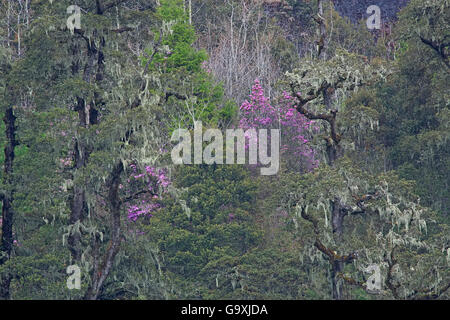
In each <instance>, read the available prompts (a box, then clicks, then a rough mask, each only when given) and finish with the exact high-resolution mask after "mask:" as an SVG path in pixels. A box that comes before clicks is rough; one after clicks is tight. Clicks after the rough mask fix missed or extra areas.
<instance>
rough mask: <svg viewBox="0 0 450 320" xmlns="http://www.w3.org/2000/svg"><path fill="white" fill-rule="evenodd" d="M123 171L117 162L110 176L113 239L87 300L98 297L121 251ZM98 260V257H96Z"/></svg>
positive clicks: (94, 278)
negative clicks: (121, 189) (121, 185)
mask: <svg viewBox="0 0 450 320" xmlns="http://www.w3.org/2000/svg"><path fill="white" fill-rule="evenodd" d="M122 172H123V164H122V162H120V163H118V164H116V165H115V166H114V168H113V170H112V172H111V175H110V178H109V181H108V182H109V183H108V185H109V190H108V202H109V207H110V214H111V216H112V225H111V229H112V235H111V240H110V242H109V245H108V249H107V250H106V254H105V257H104V260H103V263H102V264H101V265H100V266H99V267H98V268H96V269H95V270H94V271H93V272H94V274H93V276H92V283H91V285H90V287H89V289H88V290H87V292H86V295H85V297H84V298H85V299H86V300H95V299H97V297H98V295H99V293H100V291H101V289H102V287H103V284H104V282H105V280H106V278H107V277H108V275H109V273H110V272H111V269H112V266H113V263H114V258H115V256H116V254H117V253H118V252H119V246H120V234H121V232H120V208H121V201H120V198H119V185H120V176H121V174H122ZM94 258H95V260H97V257H94Z"/></svg>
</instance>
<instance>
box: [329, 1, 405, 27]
mask: <svg viewBox="0 0 450 320" xmlns="http://www.w3.org/2000/svg"><path fill="white" fill-rule="evenodd" d="M409 1H410V0H333V2H334V6H335V8H336V10H337V11H338V12H339V14H340V15H341V16H344V17H348V18H349V19H350V21H352V22H353V23H357V22H358V21H360V20H361V19H367V18H368V17H369V16H370V15H369V14H367V13H366V10H367V8H368V7H370V6H371V5H377V6H378V7H380V10H381V21H382V23H386V22H392V21H394V20H396V17H397V14H398V12H399V11H400V10H401V8H403V7H404V6H406V5H407V4H408V2H409Z"/></svg>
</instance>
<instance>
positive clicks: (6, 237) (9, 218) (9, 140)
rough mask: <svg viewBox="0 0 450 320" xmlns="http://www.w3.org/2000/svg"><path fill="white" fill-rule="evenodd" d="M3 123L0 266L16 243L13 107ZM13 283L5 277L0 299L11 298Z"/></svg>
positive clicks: (6, 112) (8, 256)
mask: <svg viewBox="0 0 450 320" xmlns="http://www.w3.org/2000/svg"><path fill="white" fill-rule="evenodd" d="M3 122H4V123H5V134H6V145H5V150H4V151H5V167H4V177H3V183H4V186H5V187H6V189H7V190H6V192H5V194H4V195H3V199H2V239H1V240H2V242H1V245H0V253H1V258H0V265H2V264H4V263H6V262H7V261H8V260H9V258H10V256H11V251H12V246H13V243H14V239H13V230H12V227H13V217H14V210H13V208H12V203H13V198H14V188H13V181H12V173H13V161H14V147H15V146H16V145H17V141H16V125H15V122H16V117H15V116H14V111H13V108H12V107H9V108H8V109H6V111H5V116H4V117H3ZM10 282H11V277H10V276H9V275H7V276H5V278H3V279H2V280H1V283H0V298H3V299H8V298H9V296H10V293H9V285H10Z"/></svg>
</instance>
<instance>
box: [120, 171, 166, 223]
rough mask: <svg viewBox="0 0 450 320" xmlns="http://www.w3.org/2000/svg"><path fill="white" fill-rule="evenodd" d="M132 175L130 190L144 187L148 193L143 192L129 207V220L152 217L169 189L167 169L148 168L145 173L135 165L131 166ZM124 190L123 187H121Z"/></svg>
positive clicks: (129, 182) (129, 181)
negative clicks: (162, 196) (160, 199)
mask: <svg viewBox="0 0 450 320" xmlns="http://www.w3.org/2000/svg"><path fill="white" fill-rule="evenodd" d="M130 168H131V171H132V174H131V177H130V178H129V179H128V180H127V182H128V184H129V185H128V187H129V188H130V189H136V188H139V187H142V186H143V187H144V188H145V189H146V190H145V191H148V192H143V193H142V194H141V196H140V197H138V199H135V201H134V202H133V203H132V204H129V205H128V207H127V213H128V219H129V220H131V221H136V220H137V219H138V218H139V217H143V216H147V217H152V212H155V211H157V210H158V209H160V208H161V205H160V204H159V203H158V202H156V201H157V200H158V199H159V195H161V194H163V193H165V192H167V188H168V186H169V185H170V183H171V181H170V179H169V177H168V176H167V171H166V170H165V169H157V168H155V167H151V166H146V167H145V170H144V171H143V172H139V171H138V168H137V166H136V165H135V164H131V165H130ZM120 188H121V189H122V188H123V186H122V185H121V186H120Z"/></svg>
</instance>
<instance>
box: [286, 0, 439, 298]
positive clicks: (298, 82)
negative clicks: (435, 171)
mask: <svg viewBox="0 0 450 320" xmlns="http://www.w3.org/2000/svg"><path fill="white" fill-rule="evenodd" d="M322 11H323V9H322V2H321V1H319V14H318V18H317V21H318V24H319V28H318V29H319V32H318V35H319V37H320V40H319V41H318V44H319V45H318V58H317V59H315V60H313V61H304V62H303V63H302V66H301V67H300V68H299V69H297V70H295V71H294V72H293V73H287V78H288V83H289V85H290V87H291V92H292V95H293V96H295V97H296V99H297V101H296V109H297V111H298V112H299V113H301V114H302V115H304V116H305V117H306V118H308V119H310V120H322V121H323V122H325V123H326V125H325V130H326V131H327V133H326V135H325V136H324V140H325V144H326V154H327V160H328V166H325V167H322V169H320V170H316V171H315V172H314V173H311V174H309V176H310V178H306V179H311V180H309V184H307V185H305V184H303V183H302V182H300V185H298V186H297V187H294V188H293V189H292V190H289V191H286V192H287V193H288V194H289V195H290V196H288V198H289V199H290V200H289V201H288V202H287V203H288V204H289V205H291V206H293V207H295V208H296V209H295V210H296V213H297V215H298V216H299V217H301V218H302V219H303V220H305V221H307V222H309V223H310V224H311V226H312V234H313V235H314V236H313V240H311V245H313V246H314V247H315V248H316V249H317V250H318V251H320V252H321V253H322V255H323V257H324V258H325V259H326V260H327V261H328V263H329V265H330V269H331V282H332V297H333V298H334V299H342V298H343V294H344V293H343V288H342V281H345V282H348V283H350V284H356V285H357V284H358V281H357V280H355V279H353V278H351V277H348V276H347V275H345V270H348V268H347V269H346V265H350V264H354V263H355V261H357V260H359V261H362V260H363V255H362V254H361V251H365V252H371V253H372V254H374V256H372V257H370V255H368V254H366V255H365V257H364V258H366V259H367V260H368V261H366V263H367V262H370V261H373V260H374V259H375V257H376V260H378V262H379V263H382V262H383V261H384V262H385V263H387V265H388V271H387V276H386V285H387V287H388V288H389V289H390V290H391V292H392V294H393V295H394V297H396V298H399V297H412V296H417V295H416V293H417V292H418V291H417V290H414V289H411V288H404V287H403V288H402V289H403V291H402V293H399V287H400V285H399V284H398V283H396V284H394V283H393V277H394V276H393V274H392V273H393V270H394V266H395V267H398V266H399V265H398V264H397V260H396V259H395V258H394V256H395V255H396V254H397V253H394V251H396V250H399V249H398V247H401V249H400V250H401V252H402V253H404V252H405V251H407V250H408V246H409V245H412V246H416V247H417V248H426V249H428V250H429V251H428V254H429V255H430V256H438V257H439V255H440V254H439V249H437V248H438V247H439V246H442V245H444V246H445V240H444V243H442V242H440V243H439V242H438V243H437V244H436V243H435V244H422V243H421V241H420V240H421V237H423V236H422V234H421V232H424V228H425V226H426V222H425V220H424V218H423V216H425V215H426V209H425V208H423V207H421V206H420V205H419V204H418V202H417V199H415V198H414V196H412V195H411V191H412V190H411V189H408V188H406V189H405V187H402V185H401V184H402V183H406V182H402V181H400V182H399V183H394V182H395V181H396V180H395V176H389V175H387V176H386V175H385V174H375V175H367V176H365V175H364V173H363V172H359V170H358V169H356V168H358V164H357V163H353V162H352V161H351V160H350V159H348V158H346V157H343V158H342V155H343V154H344V155H345V153H346V152H345V149H346V148H345V146H346V145H347V146H348V145H349V142H350V141H347V143H345V138H346V137H345V136H343V135H342V134H343V132H345V131H347V132H348V130H345V129H344V130H343V128H342V125H343V124H345V122H344V121H342V120H340V119H339V115H340V110H339V109H338V108H336V107H334V106H335V105H336V104H335V103H334V102H333V97H335V96H336V92H339V91H340V92H342V93H343V94H345V92H352V91H354V90H355V89H357V88H358V87H360V86H361V85H367V84H368V83H370V82H372V81H373V80H374V79H376V78H378V79H380V78H381V79H382V77H383V74H385V72H384V70H383V66H376V65H368V64H365V63H364V59H363V57H358V56H356V55H352V54H348V53H346V52H340V53H339V52H338V53H337V56H335V57H332V58H331V59H329V60H323V53H324V48H323V47H322V46H321V43H323V44H325V43H326V41H325V37H326V32H325V29H324V27H323V26H324V18H323V17H322V14H321V13H322ZM380 76H381V77H380ZM313 106H314V107H313ZM324 106H325V108H324ZM311 109H312V110H311ZM344 111H345V113H344V115H346V116H347V117H348V116H350V115H351V114H352V113H353V114H355V115H356V114H357V113H359V112H362V113H363V115H365V116H366V117H363V116H359V117H353V119H355V120H356V121H358V122H359V126H360V128H364V127H366V126H370V127H373V126H374V124H376V123H377V121H378V119H377V118H371V116H374V115H375V116H376V115H377V113H376V112H373V111H371V110H370V109H368V108H367V107H366V108H360V107H359V106H358V107H356V108H353V110H345V109H344ZM367 116H368V117H367ZM365 118H367V119H368V121H365ZM363 132H364V131H363ZM349 138H352V137H349ZM322 170H325V171H322ZM333 177H334V178H333ZM392 184H394V187H392ZM284 190H286V189H284ZM296 190H298V191H296ZM313 208H314V209H313ZM321 209H323V216H324V219H323V220H324V221H323V220H322V219H320V220H319V218H318V215H319V214H320V212H321ZM370 213H372V214H373V213H378V214H379V216H380V218H381V221H379V222H378V223H376V224H375V226H376V228H377V229H376V230H377V231H374V230H371V228H369V227H367V229H366V231H362V230H361V232H365V233H367V234H368V236H369V238H370V239H371V240H368V239H367V241H365V242H359V245H360V246H361V247H359V248H358V246H356V247H355V246H354V244H355V241H357V240H355V239H354V238H353V237H354V236H353V234H354V232H355V230H356V229H352V228H351V227H348V226H347V223H344V218H345V217H349V218H350V217H351V218H353V219H354V218H355V216H359V215H363V216H370ZM369 219H370V218H369ZM322 221H323V222H324V223H323V224H322ZM328 221H329V222H328ZM402 224H403V225H405V230H401V229H400V226H401V225H402ZM323 225H324V229H322V228H323ZM350 225H351V224H350ZM372 226H374V225H372ZM412 226H414V229H413V228H412ZM353 227H355V226H354V225H353ZM396 227H397V228H396ZM372 228H373V227H372ZM437 228H443V229H440V230H445V225H444V226H439V225H438V226H437ZM324 230H325V231H324ZM383 238H384V239H386V240H387V241H386V242H384V244H383V245H382V246H381V248H382V250H381V251H380V250H376V246H380V244H379V242H380V241H381V240H380V239H383ZM435 240H436V239H435ZM430 241H431V239H430ZM432 242H433V241H431V243H432ZM370 245H373V246H374V247H372V249H371V250H370V251H367V249H368V246H370ZM350 248H352V249H350ZM430 261H432V260H428V264H427V267H430V263H431V262H430ZM438 261H440V262H441V264H440V265H439V267H438V268H441V269H442V268H444V270H445V259H444V257H443V256H442V255H441V256H440V257H439V259H438ZM359 263H361V262H358V264H359ZM422 267H423V266H422ZM416 269H417V270H419V269H420V268H419V267H417V266H416ZM425 269H426V268H425V267H423V269H420V270H421V271H423V272H424V273H426V271H425ZM397 275H398V274H397ZM436 279H438V280H436V281H439V279H440V278H439V276H437V277H436ZM447 281H448V279H444V280H443V281H442V282H443V283H444V287H443V289H442V290H440V289H439V290H440V291H439V294H437V296H436V297H438V296H440V295H441V294H443V293H444V292H445V291H446V290H447V289H448V287H446V282H447ZM359 284H361V283H359ZM440 285H442V284H440ZM427 290H429V288H422V289H420V290H419V291H427ZM411 292H415V293H411Z"/></svg>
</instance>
